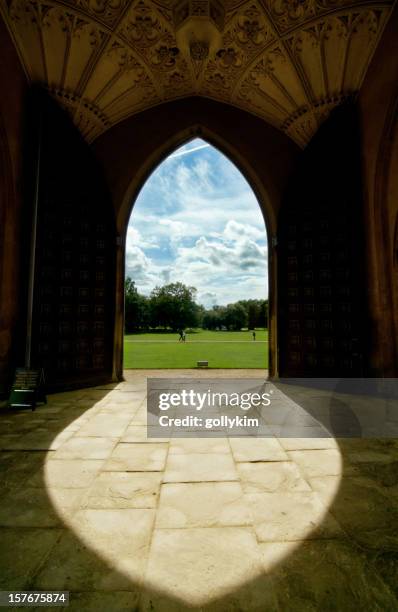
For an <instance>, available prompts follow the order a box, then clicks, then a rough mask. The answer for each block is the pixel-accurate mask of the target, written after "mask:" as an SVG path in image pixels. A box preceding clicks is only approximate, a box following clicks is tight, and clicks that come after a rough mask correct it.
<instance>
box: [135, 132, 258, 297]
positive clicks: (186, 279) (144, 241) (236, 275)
mask: <svg viewBox="0 0 398 612" xmlns="http://www.w3.org/2000/svg"><path fill="white" fill-rule="evenodd" d="M267 256H268V253H267V235H266V230H265V224H264V219H263V216H262V213H261V210H260V207H259V204H258V202H257V200H256V197H255V195H254V193H253V191H252V190H251V188H250V186H249V185H248V183H247V181H246V180H245V179H244V177H243V176H242V174H241V173H240V172H239V170H238V169H237V168H236V166H235V165H234V164H233V163H232V162H230V161H229V160H228V159H227V158H226V157H225V156H224V155H223V154H222V153H220V152H219V151H218V150H217V149H215V148H214V147H212V146H210V145H209V144H207V143H206V142H204V141H203V140H201V139H199V138H196V139H194V140H191V141H190V142H189V143H187V144H185V145H184V146H182V147H180V148H179V149H176V151H174V153H172V154H171V155H169V157H167V158H166V159H165V160H164V161H163V162H162V163H161V164H160V165H159V166H158V167H157V168H156V169H155V171H154V172H153V173H152V174H151V176H150V177H149V179H148V180H147V181H146V183H145V184H144V186H143V188H142V189H141V191H140V193H139V195H138V198H137V200H136V202H135V204H134V207H133V210H132V213H131V217H130V221H129V226H128V230H127V242H126V276H130V277H131V278H132V279H133V280H134V281H135V283H136V287H137V289H138V291H139V292H140V293H142V294H144V295H149V294H150V292H151V291H152V289H153V288H154V287H155V286H162V285H165V284H167V283H172V282H177V281H180V282H182V283H184V284H185V285H188V286H193V287H196V289H197V295H196V302H197V303H199V304H203V305H204V306H205V307H206V308H211V307H212V306H214V305H215V304H218V305H220V306H221V305H225V304H230V303H232V302H236V301H238V300H240V299H252V298H255V299H264V298H266V297H268V273H267V267H268V257H267Z"/></svg>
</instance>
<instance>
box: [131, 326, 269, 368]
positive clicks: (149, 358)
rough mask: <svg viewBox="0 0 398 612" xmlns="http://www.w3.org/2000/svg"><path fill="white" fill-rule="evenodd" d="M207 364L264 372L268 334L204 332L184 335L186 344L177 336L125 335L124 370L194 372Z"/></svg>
mask: <svg viewBox="0 0 398 612" xmlns="http://www.w3.org/2000/svg"><path fill="white" fill-rule="evenodd" d="M200 360H207V361H208V362H209V368H267V367H268V330H264V329H262V330H256V341H255V342H253V338H252V332H251V331H239V332H228V331H206V330H194V331H192V332H187V333H186V342H185V343H183V342H179V341H178V334H177V333H172V332H154V333H142V334H129V335H127V336H125V338H124V367H125V368H144V369H150V368H194V367H196V363H197V361H200Z"/></svg>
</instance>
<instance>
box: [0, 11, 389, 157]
mask: <svg viewBox="0 0 398 612" xmlns="http://www.w3.org/2000/svg"><path fill="white" fill-rule="evenodd" d="M0 3H1V4H0V6H1V10H2V14H3V17H4V19H5V21H6V23H7V25H8V27H9V30H10V32H11V34H12V36H13V38H14V41H15V44H16V46H17V49H18V51H19V54H20V57H21V60H22V62H23V65H24V67H25V69H26V72H27V74H28V75H29V77H30V79H31V80H32V81H33V82H40V83H44V84H45V85H46V86H47V87H48V89H49V90H50V91H51V92H52V93H53V95H54V96H55V97H56V98H57V99H58V100H59V101H60V102H61V103H62V104H63V105H64V106H65V107H66V108H67V109H68V110H69V111H70V113H71V114H72V116H73V118H74V121H75V123H76V124H77V125H78V127H79V128H80V130H81V131H82V133H83V134H84V136H85V137H86V138H87V140H88V141H93V140H94V139H95V138H96V137H97V136H99V135H100V134H101V133H102V132H104V131H105V130H106V129H108V128H109V127H110V126H112V125H114V124H115V123H117V122H119V121H121V120H122V119H124V118H126V117H128V116H130V115H133V114H135V113H138V112H140V111H142V110H144V109H146V108H149V107H151V106H154V105H157V104H161V103H162V102H166V101H169V100H174V99H177V98H182V97H186V96H191V95H200V96H205V97H208V98H213V99H215V100H221V101H223V102H228V103H230V104H232V105H234V106H238V107H241V108H243V109H245V110H247V111H249V112H252V113H254V114H256V115H258V116H260V117H262V118H263V119H265V120H266V121H267V122H269V123H271V124H272V125H274V126H276V127H277V128H279V129H281V130H283V131H284V132H285V133H286V134H288V135H289V136H290V137H291V138H292V139H293V140H294V141H295V142H297V143H298V144H299V145H300V146H302V147H303V146H305V145H306V143H307V142H308V141H309V139H310V138H311V136H312V135H313V134H314V133H315V132H316V130H317V128H318V126H319V125H320V124H321V122H322V121H323V120H324V119H325V118H326V116H327V115H328V113H329V112H330V110H331V109H332V108H333V107H334V106H336V105H337V104H339V103H340V102H341V101H343V100H344V99H346V98H347V97H351V96H353V95H355V93H356V92H357V91H358V90H359V88H360V86H361V83H362V80H363V78H364V75H365V72H366V69H367V67H368V64H369V62H370V59H371V57H372V55H373V52H374V50H375V48H376V46H377V43H378V40H379V38H380V35H381V33H382V31H383V28H384V26H385V24H386V21H387V19H388V17H389V14H390V11H391V8H392V1H389V0H375V1H373V0H262V1H260V0H259V1H256V0H254V1H249V2H246V1H239V0H226V1H225V2H223V5H224V7H225V19H224V28H223V32H222V44H221V48H220V49H219V50H218V52H217V54H215V55H213V56H211V57H209V58H208V59H206V60H202V61H200V60H197V61H194V60H192V59H191V57H190V55H189V53H186V52H185V51H181V50H179V49H178V48H177V42H176V32H175V26H174V21H173V7H174V4H175V3H173V1H172V0H158V1H155V0H0Z"/></svg>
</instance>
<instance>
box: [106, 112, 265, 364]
mask: <svg viewBox="0 0 398 612" xmlns="http://www.w3.org/2000/svg"><path fill="white" fill-rule="evenodd" d="M195 138H200V140H201V141H204V142H206V143H207V144H208V145H210V146H211V147H212V148H213V151H214V150H217V152H218V153H219V155H220V157H223V158H225V160H228V162H230V164H232V165H233V166H235V168H236V170H237V171H238V173H239V174H240V175H241V176H242V177H243V178H244V179H245V180H246V182H247V184H248V185H249V188H250V190H251V191H252V193H253V194H254V196H255V199H256V202H257V205H258V207H259V208H260V212H261V216H262V218H263V221H264V226H265V228H264V229H265V235H266V236H267V254H268V266H267V270H264V278H266V279H267V286H268V291H269V294H268V295H269V297H268V304H269V311H268V316H269V336H268V338H269V344H268V348H267V352H268V357H269V370H270V372H271V373H272V374H271V375H275V373H276V372H277V325H276V322H277V311H276V290H277V288H276V270H277V259H276V250H275V248H273V246H272V245H273V244H274V242H275V235H276V231H277V228H276V216H275V210H274V209H273V208H272V205H271V203H270V201H269V196H268V193H267V191H266V189H265V188H264V185H263V184H262V182H261V180H260V179H259V177H258V176H257V175H256V173H255V172H254V171H253V169H252V168H251V167H250V165H248V164H247V162H246V160H245V159H244V158H243V157H242V156H241V155H240V153H239V151H238V150H236V149H235V148H234V147H233V146H231V145H230V143H228V141H226V140H225V139H223V138H222V137H220V136H219V135H217V134H215V133H214V132H213V131H212V130H209V129H208V128H206V126H202V125H200V124H198V125H194V126H192V127H190V128H188V129H186V130H183V131H182V132H179V133H176V134H175V135H173V136H172V137H171V138H170V139H169V140H168V141H166V142H164V143H163V144H162V145H161V146H160V147H158V148H157V149H156V151H155V152H154V154H153V155H151V156H150V157H149V158H148V159H146V160H143V163H142V166H141V167H140V169H139V171H138V172H137V174H136V175H135V176H134V177H133V178H132V180H131V183H130V185H129V187H128V189H127V191H126V195H125V197H124V200H123V203H122V206H121V209H120V212H119V217H118V227H119V228H120V231H121V240H120V243H121V244H120V247H121V252H122V256H121V257H118V269H117V279H118V281H117V287H118V299H119V296H121V295H122V293H123V301H124V278H125V269H124V263H125V260H126V249H127V244H126V235H127V230H128V225H129V220H130V217H131V215H132V213H133V211H134V207H135V204H136V202H137V199H138V197H139V194H140V192H141V190H142V189H143V188H144V186H145V184H146V183H147V181H149V180H150V178H151V176H152V174H153V173H154V172H156V169H157V168H159V167H160V166H162V164H163V162H164V161H165V160H166V159H167V158H168V157H169V155H170V154H172V153H173V152H174V151H177V150H178V149H179V148H180V147H182V146H183V145H185V144H188V143H189V142H190V141H192V140H193V139H195ZM237 208H239V206H237ZM231 212H232V211H231ZM153 234H154V235H156V229H154V232H153ZM137 246H139V244H138V245H137ZM122 260H123V262H122ZM132 280H134V277H133V278H132ZM249 297H250V296H247V298H245V299H249ZM242 299H243V296H242ZM120 309H121V308H120ZM116 327H117V329H116V334H117V338H116V345H117V347H121V346H123V334H124V318H123V320H119V319H117V321H116ZM116 358H118V356H116ZM122 358H123V355H122Z"/></svg>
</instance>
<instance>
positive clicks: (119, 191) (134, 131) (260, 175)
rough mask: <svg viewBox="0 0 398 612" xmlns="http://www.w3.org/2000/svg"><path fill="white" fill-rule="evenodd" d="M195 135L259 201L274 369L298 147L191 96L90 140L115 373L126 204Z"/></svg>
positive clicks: (117, 374)
mask: <svg viewBox="0 0 398 612" xmlns="http://www.w3.org/2000/svg"><path fill="white" fill-rule="evenodd" d="M195 136H200V137H201V138H203V139H204V140H206V141H207V142H209V144H212V145H213V146H215V147H216V148H217V149H219V150H220V152H221V153H223V154H224V155H225V156H226V157H227V158H228V159H230V161H232V162H233V163H234V164H235V165H236V167H237V168H238V169H239V171H240V172H241V173H242V175H243V176H244V177H245V179H246V180H247V181H248V183H249V185H250V186H251V188H252V190H253V192H254V194H255V195H256V197H257V199H258V201H259V203H260V206H261V209H262V212H263V215H264V219H265V221H266V225H267V230H268V239H269V259H270V266H269V287H270V296H271V299H270V306H269V307H270V375H271V376H276V375H277V373H278V363H277V356H278V351H277V346H278V342H277V286H276V282H277V281H276V278H277V275H276V270H277V262H276V250H275V246H276V240H275V236H276V231H277V225H276V220H277V212H278V209H279V206H280V202H281V199H282V194H283V190H284V188H285V185H286V181H287V178H288V176H289V174H290V173H291V170H292V168H293V165H294V160H295V158H296V157H297V155H298V153H299V149H298V148H297V147H296V146H295V145H294V144H293V143H292V142H291V141H290V140H289V139H288V138H286V137H285V136H284V135H283V134H282V133H281V132H279V131H277V130H275V129H274V128H272V127H271V126H269V125H268V124H266V123H264V122H263V121H261V120H259V119H257V118H255V117H253V116H252V115H249V114H248V113H245V112H244V111H241V110H238V109H235V108H233V107H231V106H229V105H225V104H220V103H216V102H213V101H211V100H207V99H203V98H192V99H184V100H180V101H178V102H176V103H170V104H164V105H162V106H159V107H155V108H153V109H151V110H150V111H145V112H144V113H142V114H141V115H138V116H136V117H131V118H129V119H127V120H126V121H124V122H123V123H121V124H118V125H116V126H115V127H113V128H111V129H110V130H108V131H107V132H106V133H105V134H104V135H103V137H101V138H99V139H98V140H97V141H96V142H95V143H94V145H93V148H94V150H95V152H96V154H97V156H98V157H99V158H100V160H101V162H102V164H103V166H104V168H105V172H106V174H107V178H108V184H109V186H110V190H111V193H112V197H113V203H114V207H115V212H116V223H117V231H118V235H119V238H118V249H117V263H116V287H117V291H116V307H115V312H116V320H115V322H116V324H115V337H114V362H113V376H114V378H115V379H120V378H121V377H122V375H123V371H122V363H123V310H124V265H125V264H124V259H125V247H124V242H125V233H126V230H127V223H128V219H129V217H130V212H131V209H132V205H133V202H134V200H135V198H136V197H137V195H138V192H139V190H140V189H141V187H142V185H143V184H144V183H145V181H146V180H147V178H148V177H149V175H150V174H151V173H152V171H153V170H154V169H155V168H156V166H157V165H159V164H160V163H161V162H162V161H163V159H165V157H167V155H168V154H170V153H171V152H172V151H173V150H175V149H176V148H177V147H178V146H181V145H182V144H184V143H185V142H187V141H189V140H190V139H192V138H193V137H195ZM115 152H116V153H115ZM115 155H116V156H117V161H115Z"/></svg>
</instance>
